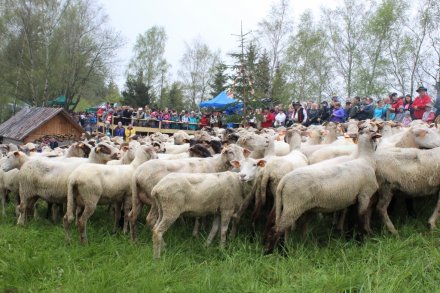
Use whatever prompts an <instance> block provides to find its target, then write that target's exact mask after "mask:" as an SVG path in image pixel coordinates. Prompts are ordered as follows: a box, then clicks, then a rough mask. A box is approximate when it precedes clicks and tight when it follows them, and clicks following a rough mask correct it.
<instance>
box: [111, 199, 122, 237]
mask: <svg viewBox="0 0 440 293" xmlns="http://www.w3.org/2000/svg"><path fill="white" fill-rule="evenodd" d="M121 208H122V203H121V202H117V203H115V204H113V211H114V214H113V228H112V234H115V233H116V230H117V229H118V224H119V220H120V219H121Z"/></svg>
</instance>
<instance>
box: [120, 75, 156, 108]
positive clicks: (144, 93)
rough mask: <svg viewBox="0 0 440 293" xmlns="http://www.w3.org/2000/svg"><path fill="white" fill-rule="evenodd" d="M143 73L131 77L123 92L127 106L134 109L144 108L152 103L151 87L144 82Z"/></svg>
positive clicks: (128, 78)
mask: <svg viewBox="0 0 440 293" xmlns="http://www.w3.org/2000/svg"><path fill="white" fill-rule="evenodd" d="M143 80H144V79H143V75H142V72H138V74H137V75H136V76H132V75H129V76H128V77H127V81H126V82H125V89H124V90H123V91H122V97H123V100H124V103H125V104H126V105H130V106H133V107H144V106H145V105H149V104H150V102H151V94H150V90H151V87H149V86H147V85H146V84H145V83H144V81H143Z"/></svg>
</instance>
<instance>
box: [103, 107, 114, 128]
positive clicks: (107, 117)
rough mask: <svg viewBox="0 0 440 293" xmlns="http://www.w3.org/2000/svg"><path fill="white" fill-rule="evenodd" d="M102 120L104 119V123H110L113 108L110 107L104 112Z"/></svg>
mask: <svg viewBox="0 0 440 293" xmlns="http://www.w3.org/2000/svg"><path fill="white" fill-rule="evenodd" d="M104 121H105V123H108V124H111V123H112V121H113V109H112V108H110V109H108V111H107V113H106V114H105V117H104Z"/></svg>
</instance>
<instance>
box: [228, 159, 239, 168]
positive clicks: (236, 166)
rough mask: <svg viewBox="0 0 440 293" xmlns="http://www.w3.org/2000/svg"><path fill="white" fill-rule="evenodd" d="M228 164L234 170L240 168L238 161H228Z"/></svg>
mask: <svg viewBox="0 0 440 293" xmlns="http://www.w3.org/2000/svg"><path fill="white" fill-rule="evenodd" d="M230 163H231V165H232V166H233V167H234V168H236V169H238V168H240V161H237V160H233V161H230Z"/></svg>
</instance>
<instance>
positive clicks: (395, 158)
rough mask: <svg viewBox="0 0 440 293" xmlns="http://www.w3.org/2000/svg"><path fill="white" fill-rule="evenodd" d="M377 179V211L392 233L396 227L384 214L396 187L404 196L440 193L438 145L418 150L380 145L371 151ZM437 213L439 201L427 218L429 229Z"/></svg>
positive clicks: (433, 226) (435, 219) (395, 231)
mask: <svg viewBox="0 0 440 293" xmlns="http://www.w3.org/2000/svg"><path fill="white" fill-rule="evenodd" d="M375 158H376V161H377V170H376V174H377V180H378V182H379V185H380V189H379V201H378V203H377V206H376V208H377V210H378V212H379V214H380V215H381V217H382V221H383V222H384V224H385V225H386V227H387V228H388V230H389V231H390V232H391V233H393V234H398V232H397V229H396V228H395V226H394V224H393V223H392V221H391V219H390V217H389V215H388V205H389V204H390V202H391V199H392V198H393V191H395V190H400V191H401V192H403V193H404V194H405V196H407V197H424V196H429V195H434V194H439V192H440V168H439V166H440V148H439V147H436V148H433V149H428V150H422V149H417V148H398V147H390V146H388V147H383V148H380V149H379V148H378V149H377V151H376V154H375ZM439 212H440V194H439V200H438V201H437V204H436V206H435V208H434V212H433V213H432V215H431V217H430V218H429V220H428V224H429V226H430V228H431V229H434V228H435V226H436V221H437V218H438V215H439Z"/></svg>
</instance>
